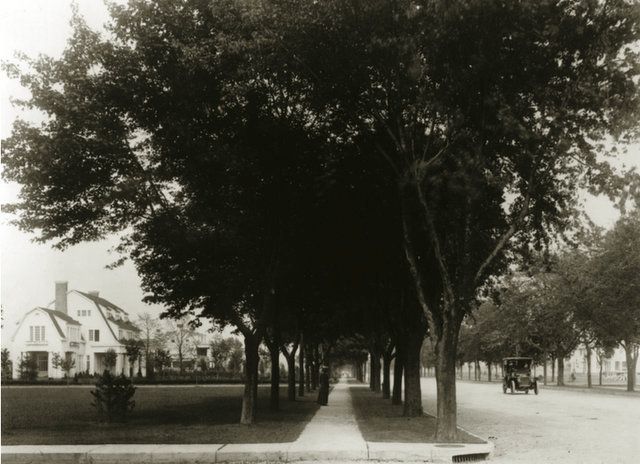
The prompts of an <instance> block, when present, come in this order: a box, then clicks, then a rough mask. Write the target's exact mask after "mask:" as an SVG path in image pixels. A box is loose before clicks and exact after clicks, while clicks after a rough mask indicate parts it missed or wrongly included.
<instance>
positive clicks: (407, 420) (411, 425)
mask: <svg viewBox="0 0 640 464" xmlns="http://www.w3.org/2000/svg"><path fill="white" fill-rule="evenodd" d="M350 391H351V398H352V400H353V408H354V409H355V414H356V420H357V421H358V427H359V428H360V432H361V433H362V436H363V437H364V439H365V440H366V441H382V442H385V441H386V442H400V443H433V442H434V441H435V440H434V437H435V431H436V419H435V417H432V416H422V417H403V416H402V406H401V405H393V404H391V400H383V399H382V396H381V394H380V393H373V392H372V391H371V390H369V388H368V387H367V386H364V387H362V386H358V387H355V386H354V387H351V389H350ZM460 442H461V443H484V442H483V441H482V440H478V439H477V438H475V437H473V436H472V435H469V434H468V433H466V432H463V431H460Z"/></svg>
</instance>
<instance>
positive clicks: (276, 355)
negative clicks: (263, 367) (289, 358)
mask: <svg viewBox="0 0 640 464" xmlns="http://www.w3.org/2000/svg"><path fill="white" fill-rule="evenodd" d="M268 348H269V357H270V359H271V391H270V394H269V408H270V409H271V410H272V411H277V410H278V409H280V348H279V343H278V341H277V339H275V340H274V341H273V342H271V343H269V344H268Z"/></svg>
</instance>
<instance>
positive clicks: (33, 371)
mask: <svg viewBox="0 0 640 464" xmlns="http://www.w3.org/2000/svg"><path fill="white" fill-rule="evenodd" d="M18 369H19V371H20V379H21V380H29V381H34V380H36V379H37V378H38V362H37V361H36V358H35V357H34V356H32V355H30V354H27V355H26V356H23V358H22V359H21V360H20V364H18Z"/></svg>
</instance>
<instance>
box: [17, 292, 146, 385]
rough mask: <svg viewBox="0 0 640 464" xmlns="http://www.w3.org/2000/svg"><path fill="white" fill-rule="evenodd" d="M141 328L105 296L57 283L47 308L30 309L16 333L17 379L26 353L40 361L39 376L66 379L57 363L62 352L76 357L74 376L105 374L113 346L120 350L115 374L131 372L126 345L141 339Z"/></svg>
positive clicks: (114, 370) (67, 356) (114, 348)
mask: <svg viewBox="0 0 640 464" xmlns="http://www.w3.org/2000/svg"><path fill="white" fill-rule="evenodd" d="M139 332H140V330H139V329H138V327H136V325H135V324H133V323H132V322H131V321H130V320H129V314H128V313H127V312H126V311H125V310H124V309H122V308H120V307H118V306H116V305H115V304H113V303H111V302H110V301H108V300H106V299H104V298H102V297H100V295H99V294H98V292H97V291H91V292H86V293H85V292H81V291H78V290H68V285H67V282H56V286H55V300H54V301H53V302H52V303H51V304H49V306H48V307H46V308H44V307H38V308H34V309H32V310H30V311H28V312H27V313H26V314H25V315H24V316H23V317H22V319H21V320H20V322H19V323H18V325H17V328H16V330H15V333H14V334H13V336H12V337H11V346H10V354H11V360H12V361H13V371H14V372H13V375H14V378H16V377H18V376H19V365H20V361H21V360H22V359H23V358H24V357H25V356H32V357H33V358H34V359H35V360H36V363H37V366H38V377H41V378H59V377H63V376H64V374H65V373H64V372H63V371H61V370H60V369H56V368H54V367H53V364H52V360H53V356H54V354H56V353H57V354H59V355H60V356H61V357H66V358H71V359H73V360H74V361H75V367H74V368H73V369H72V370H71V372H70V374H71V375H74V374H76V373H80V372H87V373H91V374H94V373H102V372H103V371H104V370H105V369H106V365H105V362H104V361H105V359H104V358H105V354H106V353H107V351H109V350H113V351H115V353H116V354H117V358H116V365H115V368H114V369H112V370H113V372H114V373H125V374H126V375H128V374H129V361H128V359H127V356H126V350H125V345H124V343H125V342H126V340H129V339H135V338H138V334H139Z"/></svg>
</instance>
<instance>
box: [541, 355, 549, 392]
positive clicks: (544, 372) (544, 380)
mask: <svg viewBox="0 0 640 464" xmlns="http://www.w3.org/2000/svg"><path fill="white" fill-rule="evenodd" d="M542 359H543V360H544V361H543V367H542V383H543V384H544V385H546V384H547V363H548V360H547V354H546V353H545V354H544V355H543V357H542Z"/></svg>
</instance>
